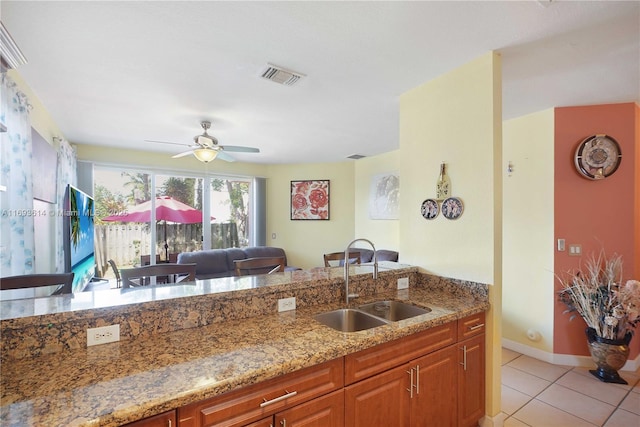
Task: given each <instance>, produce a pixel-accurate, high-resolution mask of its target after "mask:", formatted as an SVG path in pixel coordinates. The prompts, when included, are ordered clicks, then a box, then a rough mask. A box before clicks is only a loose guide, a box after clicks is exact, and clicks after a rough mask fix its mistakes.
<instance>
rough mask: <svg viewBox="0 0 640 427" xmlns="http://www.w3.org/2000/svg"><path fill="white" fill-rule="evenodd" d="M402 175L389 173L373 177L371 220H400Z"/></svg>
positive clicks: (370, 201)
mask: <svg viewBox="0 0 640 427" xmlns="http://www.w3.org/2000/svg"><path fill="white" fill-rule="evenodd" d="M399 206H400V174H399V173H398V172H388V173H383V174H378V175H374V176H373V177H371V185H370V187H369V218H371V219H400V212H399Z"/></svg>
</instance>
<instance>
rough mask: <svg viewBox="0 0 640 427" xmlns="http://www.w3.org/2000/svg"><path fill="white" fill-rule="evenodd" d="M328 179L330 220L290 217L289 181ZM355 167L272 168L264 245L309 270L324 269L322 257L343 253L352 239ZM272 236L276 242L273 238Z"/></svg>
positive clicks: (331, 165)
mask: <svg viewBox="0 0 640 427" xmlns="http://www.w3.org/2000/svg"><path fill="white" fill-rule="evenodd" d="M307 179H328V180H330V193H329V220H328V221H324V220H323V221H308V220H303V221H301V220H295V221H292V220H291V219H290V218H291V216H290V185H291V181H298V180H307ZM353 179H354V165H353V162H352V161H349V162H340V163H309V164H295V165H272V166H270V167H269V169H268V173H267V200H268V203H267V244H268V245H269V246H279V247H282V248H285V249H286V251H287V262H288V263H289V264H290V265H295V266H296V267H300V268H304V269H308V268H312V267H321V266H324V260H323V258H322V254H324V253H326V252H336V251H341V250H344V249H345V247H346V246H347V244H348V243H349V242H350V241H351V240H353V238H354V237H353V236H354V216H353V210H354V185H353ZM272 233H275V234H276V239H275V240H273V239H272Z"/></svg>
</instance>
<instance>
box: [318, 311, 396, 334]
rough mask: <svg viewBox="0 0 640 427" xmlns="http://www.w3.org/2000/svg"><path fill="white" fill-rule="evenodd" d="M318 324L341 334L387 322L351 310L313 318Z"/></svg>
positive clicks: (327, 313) (330, 312)
mask: <svg viewBox="0 0 640 427" xmlns="http://www.w3.org/2000/svg"><path fill="white" fill-rule="evenodd" d="M314 318H315V319H316V320H317V321H318V322H320V323H322V324H323V325H326V326H329V327H330V328H333V329H336V330H338V331H341V332H357V331H364V330H365V329H371V328H375V327H376V326H382V325H385V324H387V323H388V322H386V321H384V320H382V319H380V318H378V317H374V316H371V315H369V314H367V313H365V312H363V311H360V310H355V309H353V308H343V309H340V310H334V311H329V312H326V313H320V314H318V315H316V316H315V317H314Z"/></svg>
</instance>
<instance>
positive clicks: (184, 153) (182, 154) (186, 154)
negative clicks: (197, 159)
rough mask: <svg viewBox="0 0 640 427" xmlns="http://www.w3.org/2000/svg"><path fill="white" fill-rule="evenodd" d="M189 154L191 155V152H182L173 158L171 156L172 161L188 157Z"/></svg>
mask: <svg viewBox="0 0 640 427" xmlns="http://www.w3.org/2000/svg"><path fill="white" fill-rule="evenodd" d="M189 154H193V150H188V151H183V152H182V153H178V154H176V155H174V156H171V158H172V159H177V158H180V157H184V156H188V155H189Z"/></svg>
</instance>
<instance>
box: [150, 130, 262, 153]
mask: <svg viewBox="0 0 640 427" xmlns="http://www.w3.org/2000/svg"><path fill="white" fill-rule="evenodd" d="M200 126H202V129H203V130H204V132H203V133H202V135H196V136H194V137H193V141H194V142H195V144H181V143H179V142H168V141H153V140H147V142H159V143H161V144H173V145H185V146H187V147H191V149H190V150H187V151H183V152H182V153H178V154H176V155H174V156H172V158H174V159H177V158H178V157H184V156H188V155H189V154H193V155H194V156H195V157H196V159H198V160H200V161H201V162H203V163H209V162H210V161H212V160H213V159H216V158H217V159H220V160H224V161H227V162H235V161H236V159H234V158H233V157H232V156H230V155H229V154H227V152H229V151H231V152H236V153H259V152H260V150H259V149H258V148H253V147H241V146H238V145H219V144H218V139H217V138H216V137H215V136H212V135H209V134H208V133H207V130H208V129H209V128H211V122H210V121H206V120H205V121H202V122H200Z"/></svg>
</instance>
